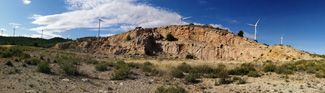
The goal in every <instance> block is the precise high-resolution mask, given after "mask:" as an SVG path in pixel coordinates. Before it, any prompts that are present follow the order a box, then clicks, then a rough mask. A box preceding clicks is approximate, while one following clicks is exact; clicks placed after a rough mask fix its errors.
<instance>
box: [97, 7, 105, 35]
mask: <svg viewBox="0 0 325 93" xmlns="http://www.w3.org/2000/svg"><path fill="white" fill-rule="evenodd" d="M99 16H100V17H99V18H98V37H100V22H104V21H103V20H102V16H101V14H100V12H99Z"/></svg>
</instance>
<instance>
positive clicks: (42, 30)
mask: <svg viewBox="0 0 325 93" xmlns="http://www.w3.org/2000/svg"><path fill="white" fill-rule="evenodd" d="M43 32H44V30H42V37H41V38H43Z"/></svg>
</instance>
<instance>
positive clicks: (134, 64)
mask: <svg viewBox="0 0 325 93" xmlns="http://www.w3.org/2000/svg"><path fill="white" fill-rule="evenodd" d="M127 65H128V66H129V67H131V68H138V67H139V64H136V63H133V62H130V63H127Z"/></svg>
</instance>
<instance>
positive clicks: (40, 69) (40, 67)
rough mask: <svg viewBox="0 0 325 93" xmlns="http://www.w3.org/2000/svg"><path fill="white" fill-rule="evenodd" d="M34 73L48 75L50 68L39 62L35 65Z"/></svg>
mask: <svg viewBox="0 0 325 93" xmlns="http://www.w3.org/2000/svg"><path fill="white" fill-rule="evenodd" d="M36 71H38V72H41V73H47V74H49V73H51V68H50V65H49V63H48V62H47V61H41V62H39V63H38V64H37V67H36Z"/></svg>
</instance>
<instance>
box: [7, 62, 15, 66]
mask: <svg viewBox="0 0 325 93" xmlns="http://www.w3.org/2000/svg"><path fill="white" fill-rule="evenodd" d="M6 65H7V66H10V67H13V66H14V64H12V63H11V61H8V62H7V63H6Z"/></svg>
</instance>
